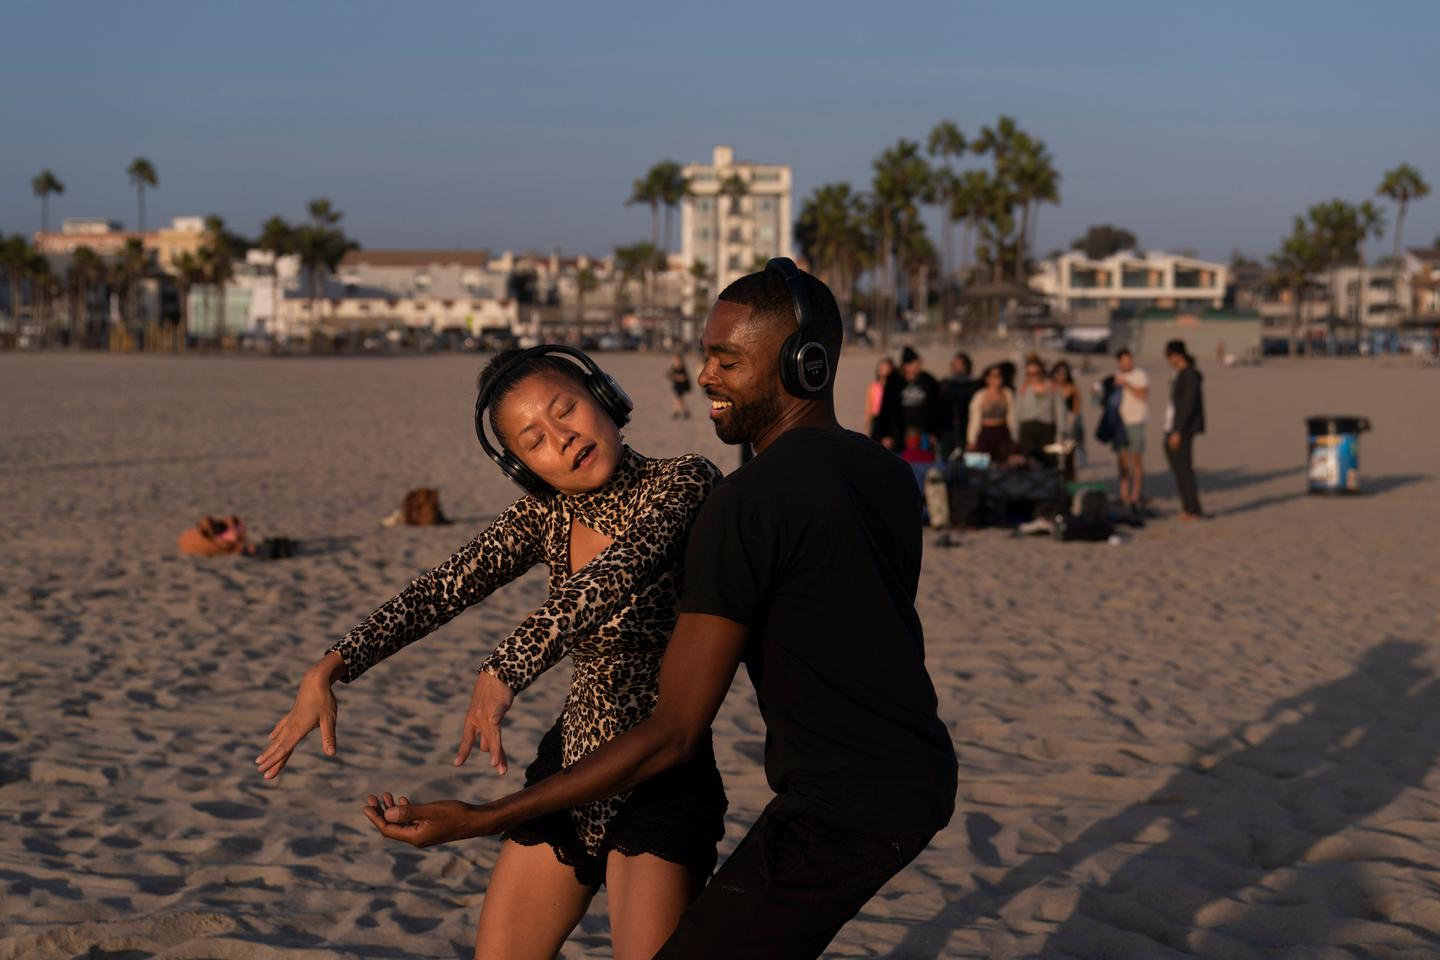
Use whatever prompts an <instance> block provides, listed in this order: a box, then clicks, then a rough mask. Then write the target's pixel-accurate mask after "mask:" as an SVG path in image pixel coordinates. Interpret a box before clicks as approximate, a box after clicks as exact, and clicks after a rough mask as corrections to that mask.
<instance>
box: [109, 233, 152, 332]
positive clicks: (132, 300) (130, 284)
mask: <svg viewBox="0 0 1440 960" xmlns="http://www.w3.org/2000/svg"><path fill="white" fill-rule="evenodd" d="M146 261H147V256H146V253H145V244H144V243H142V242H141V240H140V238H139V237H130V238H128V239H127V240H126V241H125V249H124V250H123V251H122V252H121V254H120V256H119V257H117V258H116V259H115V262H114V264H112V265H111V269H110V276H111V277H112V282H113V285H114V287H115V289H116V290H117V291H118V292H119V293H120V297H121V300H120V302H121V303H122V304H124V322H125V324H126V325H127V326H131V327H133V326H136V325H137V324H136V320H137V319H138V318H137V317H136V314H137V313H138V312H139V311H138V309H137V307H138V305H139V299H140V298H139V296H138V293H139V287H140V281H141V280H142V279H143V278H144V276H145V268H146V265H147V262H146Z"/></svg>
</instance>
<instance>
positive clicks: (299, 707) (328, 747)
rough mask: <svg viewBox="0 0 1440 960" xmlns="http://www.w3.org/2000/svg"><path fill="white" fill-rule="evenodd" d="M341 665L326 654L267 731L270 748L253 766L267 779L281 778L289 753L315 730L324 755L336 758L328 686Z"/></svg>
mask: <svg viewBox="0 0 1440 960" xmlns="http://www.w3.org/2000/svg"><path fill="white" fill-rule="evenodd" d="M344 666H345V662H344V661H343V660H342V659H341V658H340V655H339V654H338V653H327V654H326V655H325V659H323V660H321V661H320V662H319V663H317V664H315V666H313V667H311V668H310V669H309V670H307V671H305V676H304V678H303V679H301V681H300V691H299V692H298V693H297V694H295V705H294V706H292V707H291V708H290V712H289V713H287V714H285V716H283V717H281V718H280V722H279V723H277V724H275V729H273V730H271V731H270V746H269V747H268V748H267V749H266V750H265V752H264V753H262V754H260V756H258V757H256V758H255V765H256V766H257V767H258V768H259V769H260V772H261V773H262V774H264V775H265V779H266V780H274V779H275V778H276V777H278V776H280V771H281V770H284V769H285V764H287V763H289V762H290V754H292V753H294V752H295V748H296V747H297V746H299V745H300V741H301V740H304V739H305V738H306V737H307V736H309V734H310V731H311V730H314V729H315V728H316V727H319V728H320V743H321V746H322V747H323V748H324V750H325V755H326V756H327V757H333V756H335V716H336V713H337V712H338V710H339V708H338V706H337V704H336V703H335V694H334V693H333V692H331V690H330V687H331V685H332V684H334V682H335V679H336V677H338V676H339V675H340V671H341V670H342V669H343V668H344Z"/></svg>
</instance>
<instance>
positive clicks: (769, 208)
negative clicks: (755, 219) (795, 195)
mask: <svg viewBox="0 0 1440 960" xmlns="http://www.w3.org/2000/svg"><path fill="white" fill-rule="evenodd" d="M755 209H757V210H759V211H760V212H761V213H774V212H775V198H774V197H761V198H760V199H758V200H756V201H755Z"/></svg>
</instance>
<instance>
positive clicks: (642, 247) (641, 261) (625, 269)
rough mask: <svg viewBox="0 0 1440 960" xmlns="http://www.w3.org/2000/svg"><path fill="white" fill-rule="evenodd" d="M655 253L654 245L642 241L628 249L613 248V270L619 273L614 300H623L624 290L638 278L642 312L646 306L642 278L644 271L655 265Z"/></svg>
mask: <svg viewBox="0 0 1440 960" xmlns="http://www.w3.org/2000/svg"><path fill="white" fill-rule="evenodd" d="M657 252H658V251H657V250H656V249H655V245H654V244H652V243H646V242H645V241H644V240H641V241H639V242H638V243H632V244H630V245H629V246H628V247H616V248H615V268H616V269H617V270H619V271H620V284H619V286H618V287H617V288H616V291H615V299H616V300H617V301H621V300H624V299H625V288H626V287H627V286H628V285H629V283H630V281H631V280H634V279H635V278H636V277H640V278H641V295H642V303H641V312H642V313H643V312H644V310H645V307H646V306H647V304H646V303H644V302H643V300H644V290H645V288H644V277H645V273H646V271H648V270H649V269H650V267H651V266H652V265H653V264H654V263H655V255H656V253H657Z"/></svg>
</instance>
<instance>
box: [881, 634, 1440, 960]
mask: <svg viewBox="0 0 1440 960" xmlns="http://www.w3.org/2000/svg"><path fill="white" fill-rule="evenodd" d="M1421 650H1422V648H1421V646H1420V645H1419V644H1415V643H1410V642H1405V641H1398V640H1387V641H1385V642H1382V643H1380V644H1378V645H1376V646H1375V647H1373V648H1371V649H1370V650H1369V651H1367V652H1366V653H1365V655H1364V656H1363V657H1362V658H1361V660H1360V662H1359V663H1358V664H1357V665H1356V667H1355V670H1354V671H1353V672H1352V673H1350V674H1349V675H1347V676H1345V677H1343V678H1341V679H1339V680H1336V681H1334V682H1332V683H1327V684H1322V685H1319V686H1316V687H1313V688H1311V689H1310V690H1307V691H1305V692H1303V693H1301V694H1299V695H1298V696H1295V697H1290V698H1287V699H1284V700H1281V701H1279V702H1277V703H1275V704H1274V705H1272V706H1271V707H1270V709H1269V710H1268V711H1267V712H1266V714H1265V716H1264V717H1263V718H1261V719H1260V720H1259V721H1258V722H1257V723H1255V724H1250V725H1247V726H1246V727H1243V728H1241V729H1240V730H1238V731H1236V732H1235V733H1233V734H1230V735H1227V736H1224V737H1221V738H1220V739H1218V740H1216V741H1214V742H1212V743H1210V744H1207V745H1206V746H1205V747H1204V748H1202V750H1201V752H1200V755H1199V759H1198V760H1197V761H1195V762H1194V763H1193V764H1192V765H1191V766H1189V767H1188V768H1186V769H1183V770H1180V771H1179V772H1177V773H1176V774H1175V775H1174V776H1173V777H1171V778H1170V780H1169V781H1167V782H1166V783H1165V785H1164V786H1162V787H1161V788H1160V789H1158V790H1156V791H1154V792H1153V793H1152V794H1151V795H1150V796H1149V797H1147V798H1145V799H1144V800H1142V801H1140V802H1138V803H1136V804H1133V805H1131V806H1130V807H1127V808H1126V809H1124V810H1122V811H1121V812H1120V813H1118V814H1116V815H1115V816H1113V817H1109V818H1107V819H1105V820H1102V821H1099V822H1097V823H1095V824H1093V825H1091V826H1090V827H1088V828H1086V829H1085V831H1084V832H1083V833H1081V834H1080V835H1079V836H1078V837H1076V838H1075V839H1073V840H1071V841H1070V842H1068V843H1065V844H1063V845H1062V846H1060V847H1059V848H1058V849H1057V850H1055V851H1054V852H1051V853H1043V854H1037V855H1035V856H1032V857H1031V858H1030V859H1029V860H1027V861H1025V862H1024V863H1021V864H1019V865H1018V866H1016V867H1014V868H1013V869H1011V870H1010V871H1009V872H1008V873H1006V874H1005V875H1004V876H1003V877H1002V878H1001V879H1000V881H999V882H998V883H996V884H995V885H994V886H993V887H991V886H987V887H984V888H982V889H979V890H976V891H975V892H973V893H970V894H968V895H966V896H964V897H961V898H958V899H956V900H953V901H951V902H950V903H949V904H948V905H947V906H946V907H945V908H944V909H943V910H941V911H940V913H939V914H937V915H936V916H934V917H932V918H931V919H929V920H927V921H923V922H921V923H919V924H917V925H916V926H913V927H911V928H910V930H909V931H908V932H907V934H906V936H905V938H904V940H903V941H902V942H901V944H900V945H899V947H897V949H896V950H895V952H894V953H893V954H892V956H894V957H896V958H905V960H922V958H923V960H934V958H938V957H939V956H940V955H941V952H942V950H943V949H944V946H945V943H946V941H947V940H948V939H949V937H950V934H951V933H952V932H953V931H954V930H955V929H956V928H959V927H961V926H964V925H967V924H970V923H973V922H974V921H976V920H978V919H981V918H987V917H998V916H999V914H1000V911H1001V910H1003V909H1004V908H1005V907H1006V905H1007V904H1009V903H1011V902H1012V901H1013V900H1015V899H1016V898H1017V897H1019V896H1020V895H1021V894H1025V893H1027V892H1031V891H1034V892H1035V893H1038V894H1047V893H1051V892H1054V893H1055V894H1056V896H1060V897H1063V895H1064V891H1066V890H1069V891H1072V892H1071V893H1070V896H1071V897H1073V896H1074V894H1073V889H1074V887H1075V881H1074V880H1072V879H1071V876H1072V871H1074V870H1076V868H1078V867H1079V866H1080V865H1081V864H1082V863H1083V862H1084V861H1086V860H1088V859H1090V858H1093V857H1097V856H1101V857H1104V858H1106V859H1107V860H1109V861H1110V862H1113V860H1114V857H1115V854H1116V853H1117V852H1118V851H1122V850H1123V851H1124V852H1125V853H1128V854H1129V856H1128V858H1127V859H1124V860H1123V862H1122V863H1121V864H1120V865H1119V867H1118V868H1116V869H1114V870H1113V872H1111V873H1110V877H1109V879H1108V880H1107V881H1106V882H1104V883H1103V884H1100V885H1096V886H1091V887H1088V888H1085V889H1083V890H1082V891H1081V893H1080V895H1079V898H1078V902H1076V903H1075V905H1074V907H1073V909H1070V910H1068V911H1062V913H1064V915H1065V919H1064V920H1062V921H1061V922H1060V924H1059V926H1058V927H1057V928H1056V929H1055V930H1054V932H1053V933H1052V934H1051V935H1050V936H1049V938H1048V939H1047V941H1046V943H1045V946H1044V948H1043V949H1042V951H1041V953H1040V954H1039V955H1040V956H1042V957H1053V958H1062V957H1063V958H1078V960H1129V958H1135V960H1140V958H1144V960H1168V958H1178V957H1193V956H1195V955H1196V954H1197V952H1198V953H1199V955H1201V956H1224V957H1237V958H1238V957H1260V956H1266V955H1269V954H1270V952H1271V951H1278V950H1283V949H1285V948H1288V947H1292V946H1301V945H1305V944H1309V943H1316V942H1325V941H1326V940H1327V939H1328V940H1329V941H1330V942H1332V943H1333V942H1335V941H1334V938H1333V937H1327V936H1326V931H1327V929H1328V930H1331V931H1334V930H1339V929H1341V925H1343V924H1344V923H1346V922H1354V921H1356V920H1357V919H1359V920H1370V921H1372V922H1373V921H1375V920H1376V919H1378V918H1377V911H1376V908H1375V907H1374V905H1373V904H1372V903H1371V902H1370V900H1371V898H1370V896H1369V895H1368V894H1367V892H1366V891H1365V889H1364V886H1363V883H1361V882H1360V880H1359V877H1358V874H1359V872H1360V871H1358V870H1357V868H1355V867H1354V866H1353V865H1345V866H1337V865H1335V864H1333V863H1331V862H1330V861H1337V860H1346V859H1362V860H1363V859H1373V860H1382V859H1391V860H1392V861H1393V860H1394V859H1395V855H1394V854H1393V852H1391V851H1387V850H1386V844H1387V843H1388V844H1389V845H1390V847H1391V848H1393V847H1394V846H1395V844H1396V843H1399V844H1401V845H1404V844H1405V843H1406V841H1405V840H1404V839H1403V838H1396V837H1395V836H1394V835H1393V834H1390V833H1388V832H1386V831H1380V832H1378V833H1377V834H1371V838H1372V840H1373V838H1374V837H1375V836H1381V837H1382V839H1381V840H1378V841H1375V842H1374V843H1373V846H1374V848H1375V849H1374V850H1367V851H1366V852H1365V853H1363V854H1361V855H1358V856H1352V853H1353V851H1348V852H1347V851H1345V850H1340V851H1339V852H1336V851H1335V850H1334V849H1328V850H1320V851H1317V849H1316V848H1317V847H1319V846H1320V845H1321V844H1322V843H1327V845H1328V846H1329V847H1332V848H1333V847H1336V846H1337V845H1341V846H1343V845H1344V844H1345V843H1347V842H1349V841H1342V839H1341V838H1339V837H1338V836H1337V835H1338V834H1340V833H1342V832H1343V831H1346V830H1347V829H1349V828H1351V827H1354V826H1355V825H1356V824H1358V823H1359V822H1360V821H1362V820H1364V819H1365V818H1367V817H1369V816H1371V815H1373V814H1374V813H1376V812H1378V811H1380V810H1382V809H1383V808H1385V807H1386V806H1388V805H1389V804H1390V803H1391V802H1392V801H1394V800H1395V799H1396V797H1398V796H1399V795H1400V794H1401V793H1402V792H1403V791H1405V790H1406V789H1408V788H1410V787H1412V786H1415V785H1417V784H1419V783H1421V782H1422V780H1423V779H1424V778H1425V776H1426V774H1427V773H1428V771H1429V770H1430V768H1431V766H1432V765H1433V764H1434V762H1435V760H1436V754H1437V752H1440V680H1437V679H1436V677H1435V676H1434V674H1433V672H1432V671H1431V670H1429V669H1428V668H1425V667H1422V666H1420V665H1419V664H1418V663H1417V662H1416V658H1417V656H1418V655H1419V654H1420V652H1421ZM1142 835H1143V837H1142ZM1157 838H1158V839H1157ZM1329 838H1334V839H1333V840H1330V839H1329ZM1354 842H1355V843H1356V844H1362V843H1364V842H1365V841H1362V840H1356V841H1354ZM1122 845H1123V846H1122ZM1136 846H1140V849H1139V850H1138V852H1132V851H1133V850H1134V848H1135V847H1136ZM1409 847H1410V848H1411V849H1414V850H1417V851H1418V850H1420V849H1423V842H1422V841H1411V842H1409ZM1377 851H1384V852H1377ZM982 852H983V851H974V853H975V854H976V855H977V859H979V860H981V861H983V860H984V859H985V858H984V857H980V856H978V854H980V853H982ZM1402 856H1403V855H1402ZM1327 868H1333V869H1329V870H1328V872H1327ZM1267 878H1269V884H1268V885H1266V884H1265V881H1266V880H1267ZM1277 921H1278V922H1277ZM1405 930H1406V931H1407V932H1408V934H1409V935H1411V936H1412V937H1413V938H1414V940H1416V941H1418V942H1419V943H1423V944H1425V945H1426V946H1425V949H1427V950H1434V951H1435V952H1436V954H1437V955H1440V931H1434V930H1423V929H1418V928H1414V927H1406V928H1405ZM1026 955H1027V956H1031V955H1033V954H1030V953H1027V954H1026ZM1366 955H1368V954H1366Z"/></svg>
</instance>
